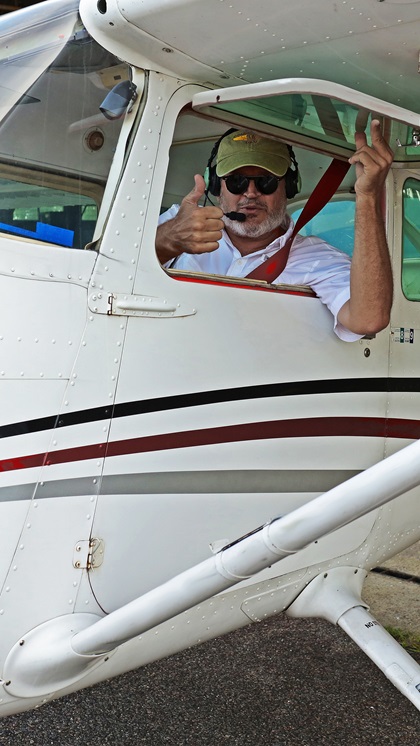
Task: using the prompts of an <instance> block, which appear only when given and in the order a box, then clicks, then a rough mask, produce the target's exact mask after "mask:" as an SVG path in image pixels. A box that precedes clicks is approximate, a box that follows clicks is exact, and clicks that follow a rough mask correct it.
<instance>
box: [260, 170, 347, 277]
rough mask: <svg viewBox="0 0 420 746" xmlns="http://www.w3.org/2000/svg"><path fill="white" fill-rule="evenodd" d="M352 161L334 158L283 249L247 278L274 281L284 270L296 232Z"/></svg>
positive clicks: (332, 190) (324, 201)
mask: <svg viewBox="0 0 420 746" xmlns="http://www.w3.org/2000/svg"><path fill="white" fill-rule="evenodd" d="M349 168H350V163H347V161H338V160H337V159H336V158H334V160H333V161H331V163H330V165H329V166H328V168H327V170H326V171H325V173H324V174H323V176H322V177H321V178H320V180H319V182H318V184H317V185H316V187H315V189H314V191H313V192H312V194H311V196H310V197H309V199H308V201H307V202H306V205H305V207H304V208H303V210H302V212H301V214H300V215H299V218H298V220H297V221H296V224H295V227H294V229H293V233H292V235H291V236H290V238H289V239H288V240H287V241H286V243H285V244H284V246H282V248H281V249H279V250H278V251H276V253H275V254H273V256H271V257H270V258H269V259H267V261H265V262H263V263H262V264H259V265H258V267H255V269H253V270H252V272H250V273H249V275H247V276H246V279H247V280H265V282H269V283H270V282H274V280H275V279H276V278H277V277H278V276H279V275H280V274H281V273H282V272H283V270H284V268H285V266H286V264H287V260H288V258H289V252H290V249H291V246H292V243H293V241H294V239H295V237H296V234H297V233H298V232H299V231H300V229H301V228H303V226H304V225H306V223H308V222H309V220H311V219H312V218H313V217H314V216H315V215H317V214H318V212H320V210H322V208H323V207H325V205H326V204H327V202H329V200H330V199H331V197H332V196H333V195H334V194H335V192H336V191H337V189H338V187H339V186H340V184H341V182H342V181H343V179H344V177H345V175H346V173H347V171H348V170H349Z"/></svg>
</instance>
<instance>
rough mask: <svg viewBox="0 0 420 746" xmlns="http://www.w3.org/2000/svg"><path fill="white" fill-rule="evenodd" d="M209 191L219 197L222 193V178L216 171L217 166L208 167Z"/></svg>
mask: <svg viewBox="0 0 420 746" xmlns="http://www.w3.org/2000/svg"><path fill="white" fill-rule="evenodd" d="M207 170H208V187H207V189H208V191H209V192H210V194H212V195H213V196H214V197H218V196H219V194H220V188H221V187H220V178H219V176H218V175H217V173H216V166H209V167H208V169H206V171H207Z"/></svg>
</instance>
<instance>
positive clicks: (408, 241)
mask: <svg viewBox="0 0 420 746" xmlns="http://www.w3.org/2000/svg"><path fill="white" fill-rule="evenodd" d="M401 283H402V290H403V293H404V295H405V297H406V298H407V299H408V300H414V301H420V181H418V180H417V179H407V180H406V181H405V182H404V187H403V219H402V270H401Z"/></svg>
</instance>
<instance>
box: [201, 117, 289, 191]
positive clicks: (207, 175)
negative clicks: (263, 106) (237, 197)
mask: <svg viewBox="0 0 420 746" xmlns="http://www.w3.org/2000/svg"><path fill="white" fill-rule="evenodd" d="M233 132H239V130H237V129H236V128H234V127H232V128H231V129H229V130H228V131H227V132H225V133H224V134H223V135H222V136H221V137H219V139H218V140H216V142H215V144H214V145H213V149H212V151H211V153H210V158H209V160H208V162H207V166H206V170H205V172H204V182H205V185H206V194H208V192H210V194H213V196H214V197H218V196H219V194H220V189H221V178H220V176H218V175H217V173H216V163H215V160H216V156H217V152H218V150H219V145H220V143H221V142H222V140H223V139H224V138H225V137H228V136H229V135H231V134H232V133H233ZM287 148H288V151H289V155H290V160H291V161H292V166H293V168H291V167H289V168H288V169H287V171H286V174H285V180H286V197H287V199H292V198H293V197H295V196H296V194H299V192H300V188H301V180H300V173H299V168H298V163H297V160H296V157H295V154H294V152H293V150H292V147H291V146H290V145H288V146H287Z"/></svg>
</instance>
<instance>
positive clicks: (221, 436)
mask: <svg viewBox="0 0 420 746" xmlns="http://www.w3.org/2000/svg"><path fill="white" fill-rule="evenodd" d="M328 436H329V437H337V436H339V437H345V436H353V437H368V438H385V437H388V438H405V439H407V440H417V439H419V438H420V420H405V419H385V418H382V417H309V418H303V419H298V420H274V421H267V422H251V423H245V424H241V425H226V426H224V427H211V428H204V429H202V430H187V431H186V432H176V433H165V434H163V435H150V436H144V437H141V438H129V439H126V440H118V441H113V442H111V443H108V444H107V443H96V444H93V445H88V446H78V447H77V448H64V449H62V450H57V451H50V452H49V453H38V454H33V455H29V456H17V457H13V458H8V459H4V460H3V461H0V472H6V471H13V470H17V469H30V468H34V467H39V466H42V465H43V464H45V465H46V466H50V465H56V464H64V463H70V462H73V461H86V460H88V459H93V458H103V457H104V456H108V457H109V456H124V455H128V454H133V453H150V452H152V451H164V450H174V449H176V448H191V447H194V446H206V445H215V444H221V443H234V442H243V441H249V440H268V439H277V438H319V437H328Z"/></svg>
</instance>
